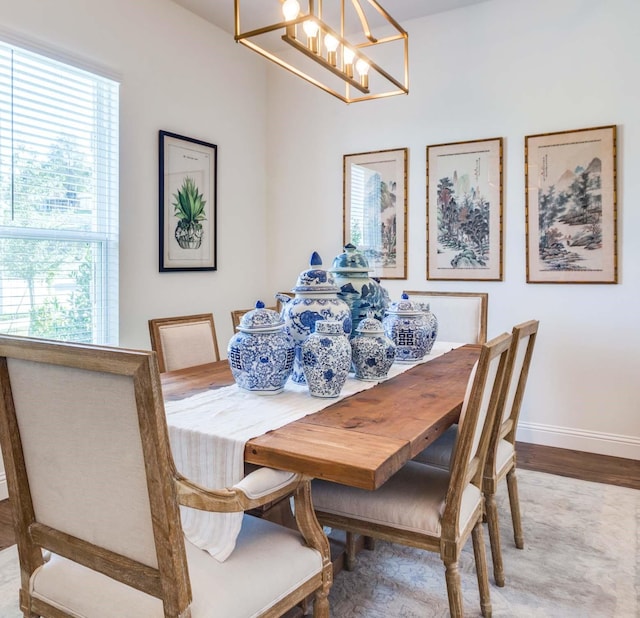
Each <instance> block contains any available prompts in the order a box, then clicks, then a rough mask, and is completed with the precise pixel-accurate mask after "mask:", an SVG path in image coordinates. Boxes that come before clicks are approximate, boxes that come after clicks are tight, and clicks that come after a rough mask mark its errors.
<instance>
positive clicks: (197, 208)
mask: <svg viewBox="0 0 640 618" xmlns="http://www.w3.org/2000/svg"><path fill="white" fill-rule="evenodd" d="M173 200H174V201H173V207H174V211H173V214H174V215H175V216H176V217H178V219H179V221H178V225H177V226H176V231H175V237H176V240H177V241H178V244H179V245H180V247H182V248H183V249H199V248H200V245H201V244H202V235H203V233H204V230H203V228H202V223H200V222H201V221H206V217H205V213H204V206H205V204H206V200H203V199H202V193H199V192H198V187H197V186H196V183H195V182H194V180H193V178H190V177H189V176H186V177H185V179H184V181H183V183H182V187H180V189H179V190H178V192H177V193H174V194H173Z"/></svg>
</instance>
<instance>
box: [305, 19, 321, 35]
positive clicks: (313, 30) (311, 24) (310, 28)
mask: <svg viewBox="0 0 640 618" xmlns="http://www.w3.org/2000/svg"><path fill="white" fill-rule="evenodd" d="M302 28H303V29H304V32H305V34H306V35H307V36H308V37H309V38H310V39H311V38H313V37H314V36H316V34H318V24H317V23H316V22H315V21H313V19H307V21H305V22H304V23H303V24H302Z"/></svg>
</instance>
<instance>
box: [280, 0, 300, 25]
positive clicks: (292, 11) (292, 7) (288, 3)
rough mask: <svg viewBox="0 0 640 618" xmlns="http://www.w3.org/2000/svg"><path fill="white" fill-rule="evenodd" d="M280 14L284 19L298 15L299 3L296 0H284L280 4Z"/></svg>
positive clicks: (288, 19)
mask: <svg viewBox="0 0 640 618" xmlns="http://www.w3.org/2000/svg"><path fill="white" fill-rule="evenodd" d="M282 15H284V18H285V20H286V21H291V20H292V19H295V18H296V17H298V15H300V3H299V2H298V0H285V1H284V2H283V4H282Z"/></svg>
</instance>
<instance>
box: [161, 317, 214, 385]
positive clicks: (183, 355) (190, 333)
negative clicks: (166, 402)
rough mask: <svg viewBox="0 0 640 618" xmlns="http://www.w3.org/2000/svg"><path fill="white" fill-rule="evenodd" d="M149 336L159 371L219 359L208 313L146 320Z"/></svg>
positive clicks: (212, 324) (211, 321)
mask: <svg viewBox="0 0 640 618" xmlns="http://www.w3.org/2000/svg"><path fill="white" fill-rule="evenodd" d="M149 336H150V338H151V349H152V350H153V351H154V352H156V353H157V355H158V366H159V367H160V372H161V373H164V372H165V371H175V370H176V369H184V368H185V367H195V366H196V365H204V364H205V363H212V362H214V361H219V360H220V351H219V350H218V339H217V337H216V327H215V324H214V321H213V315H212V314H211V313H202V314H198V315H185V316H178V317H173V318H155V319H152V320H149Z"/></svg>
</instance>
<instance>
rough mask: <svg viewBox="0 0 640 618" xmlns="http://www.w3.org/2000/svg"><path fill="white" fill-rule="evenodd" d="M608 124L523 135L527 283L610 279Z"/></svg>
mask: <svg viewBox="0 0 640 618" xmlns="http://www.w3.org/2000/svg"><path fill="white" fill-rule="evenodd" d="M616 168H617V160H616V126H615V125H609V126H602V127H594V128H588V129H575V130H571V131H559V132H555V133H541V134H538V135H528V136H526V137H525V193H526V195H525V197H526V252H527V283H617V282H618V258H617V203H616V199H617V198H616V175H617V172H616Z"/></svg>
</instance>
